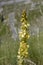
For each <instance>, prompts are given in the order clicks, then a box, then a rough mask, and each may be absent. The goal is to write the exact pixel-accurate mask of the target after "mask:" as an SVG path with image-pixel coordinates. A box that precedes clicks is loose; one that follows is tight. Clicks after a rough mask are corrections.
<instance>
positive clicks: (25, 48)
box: [17, 10, 30, 65]
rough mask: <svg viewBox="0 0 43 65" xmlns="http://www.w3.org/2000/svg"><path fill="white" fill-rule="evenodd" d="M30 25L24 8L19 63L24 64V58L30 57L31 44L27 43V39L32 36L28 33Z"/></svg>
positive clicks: (20, 33)
mask: <svg viewBox="0 0 43 65" xmlns="http://www.w3.org/2000/svg"><path fill="white" fill-rule="evenodd" d="M28 26H30V24H28V22H27V16H26V11H25V10H23V12H22V18H21V26H20V29H21V30H20V32H19V39H20V47H19V50H18V55H17V58H18V65H24V60H23V59H25V58H27V57H28V48H29V45H28V44H27V39H28V38H29V37H30V35H29V34H28Z"/></svg>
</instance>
